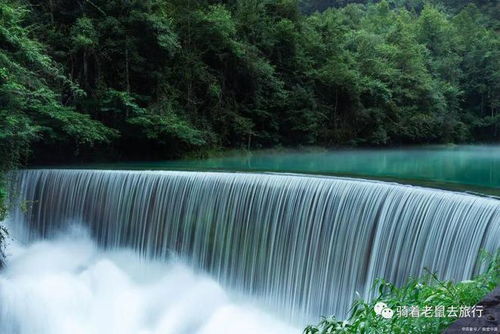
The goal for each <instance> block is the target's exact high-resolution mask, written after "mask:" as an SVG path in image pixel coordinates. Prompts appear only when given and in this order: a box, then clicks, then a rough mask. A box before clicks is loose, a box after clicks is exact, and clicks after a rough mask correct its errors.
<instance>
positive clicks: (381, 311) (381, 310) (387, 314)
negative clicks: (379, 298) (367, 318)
mask: <svg viewBox="0 0 500 334" xmlns="http://www.w3.org/2000/svg"><path fill="white" fill-rule="evenodd" d="M373 309H374V311H375V314H377V315H380V316H381V317H382V318H385V319H391V318H392V317H393V316H394V311H393V310H391V309H390V308H388V307H387V304H386V303H382V302H378V303H377V304H375V307H374V308H373Z"/></svg>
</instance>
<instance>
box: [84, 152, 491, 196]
mask: <svg viewBox="0 0 500 334" xmlns="http://www.w3.org/2000/svg"><path fill="white" fill-rule="evenodd" d="M89 167H98V168H116V169H118V168H120V169H165V170H224V171H267V172H290V173H311V174H333V175H344V176H353V177H366V178H375V179H383V180H394V181H398V180H400V181H406V183H413V184H423V185H427V186H435V187H439V188H452V189H458V190H471V191H478V192H483V193H488V194H495V195H498V194H500V145H481V146H479V145H467V146H426V147H416V148H400V149H361V150H359V149H352V150H316V151H308V152H304V151H259V152H252V153H245V154H233V155H229V156H222V157H216V158H210V159H205V160H175V161H161V162H139V163H138V162H134V163H117V164H111V165H109V164H107V165H93V166H89Z"/></svg>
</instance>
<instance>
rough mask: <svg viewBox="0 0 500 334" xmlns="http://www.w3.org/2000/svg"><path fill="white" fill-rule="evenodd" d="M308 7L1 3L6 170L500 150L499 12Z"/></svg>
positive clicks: (399, 3) (385, 5) (0, 113)
mask: <svg viewBox="0 0 500 334" xmlns="http://www.w3.org/2000/svg"><path fill="white" fill-rule="evenodd" d="M319 3H320V2H318V1H313V0H310V1H306V2H302V3H301V2H299V1H297V0H226V1H215V0H71V1H69V0H37V1H34V0H33V1H28V0H8V1H3V2H2V3H1V4H0V139H1V141H0V155H1V156H2V159H1V160H2V163H3V164H4V166H3V168H5V167H6V164H7V162H17V161H19V160H20V159H22V157H23V156H25V155H26V153H27V152H28V150H29V149H30V147H31V148H32V151H34V157H35V158H36V159H37V160H38V161H40V160H50V161H54V160H56V159H57V158H60V159H69V157H71V156H74V155H75V154H76V155H78V156H80V157H83V158H88V157H90V156H92V157H93V158H94V159H98V158H107V159H110V158H120V159H135V158H170V157H175V156H179V155H180V154H183V153H184V152H188V151H195V150H201V149H207V148H214V147H216V148H220V147H244V148H260V147H268V146H275V145H311V144H312V145H394V144H414V143H443V142H470V141H494V140H498V138H499V136H500V134H499V127H500V114H499V113H498V107H499V104H500V101H499V99H500V94H499V92H500V77H499V76H500V50H499V45H500V39H499V37H498V18H497V17H495V15H496V14H494V12H495V6H496V2H495V1H487V0H481V1H480V0H477V1H474V3H473V4H466V3H470V2H469V1H458V0H457V1H453V2H449V1H447V2H445V1H439V0H435V1H430V0H429V1H423V0H422V1H420V0H392V1H389V0H384V1H343V0H342V1H340V0H339V1H330V3H329V2H328V1H326V2H321V3H322V4H325V3H326V4H328V6H323V7H321V6H319V5H318V4H319ZM450 4H451V5H450ZM327 7H329V8H327ZM330 7H331V8H330ZM496 12H497V13H498V11H496Z"/></svg>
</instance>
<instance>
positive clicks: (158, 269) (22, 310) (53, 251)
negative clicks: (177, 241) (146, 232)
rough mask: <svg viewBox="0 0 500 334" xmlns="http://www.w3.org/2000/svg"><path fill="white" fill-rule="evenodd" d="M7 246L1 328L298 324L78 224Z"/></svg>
mask: <svg viewBox="0 0 500 334" xmlns="http://www.w3.org/2000/svg"><path fill="white" fill-rule="evenodd" d="M8 253H9V263H8V267H7V269H6V270H4V271H3V272H2V273H1V274H0V333H2V334H35V333H36V334H68V333H71V334H90V333H92V334H93V333H96V334H97V333H106V334H113V333H116V334H118V333H119V334H194V333H197V334H221V333H242V334H256V333H273V334H293V333H297V334H298V333H300V332H301V331H300V330H298V329H296V328H292V327H290V326H289V325H287V324H285V323H281V322H279V321H278V320H276V319H274V318H273V317H271V316H270V315H268V314H267V313H266V312H264V311H263V310H260V309H259V308H258V307H257V306H255V305H253V304H250V302H249V301H242V300H241V298H236V297H234V296H231V294H230V293H228V292H226V291H224V290H223V288H221V286H220V285H219V284H217V283H216V282H215V281H214V280H212V279H210V278H209V277H207V276H206V275H201V274H196V273H194V272H193V271H192V270H191V269H189V268H188V267H187V266H185V265H184V264H182V263H180V262H177V261H175V260H173V259H172V260H171V261H169V262H167V263H165V262H159V261H144V259H141V258H140V257H138V256H137V254H135V253H134V252H133V251H131V250H114V251H102V250H100V249H99V248H98V247H96V245H95V244H94V243H93V242H92V241H91V239H90V238H89V237H88V235H86V234H85V233H84V231H83V230H81V229H75V228H73V229H72V230H71V232H70V233H65V234H63V235H59V236H57V237H56V238H54V239H52V240H46V241H39V242H35V243H33V244H31V245H29V246H27V247H21V246H19V245H15V244H12V245H10V246H9V248H8Z"/></svg>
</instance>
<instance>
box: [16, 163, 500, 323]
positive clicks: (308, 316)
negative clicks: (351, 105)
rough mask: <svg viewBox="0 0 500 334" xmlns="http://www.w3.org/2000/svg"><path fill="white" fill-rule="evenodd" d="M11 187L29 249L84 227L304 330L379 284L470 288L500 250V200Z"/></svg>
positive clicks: (64, 176) (69, 184) (92, 174)
mask: <svg viewBox="0 0 500 334" xmlns="http://www.w3.org/2000/svg"><path fill="white" fill-rule="evenodd" d="M12 183H13V186H12V187H13V189H14V190H13V191H12V193H14V194H16V200H18V201H21V203H22V205H20V207H24V209H22V208H20V209H16V210H15V212H13V213H12V216H11V217H12V218H13V221H14V222H15V223H16V225H15V226H17V227H16V229H18V231H16V232H15V233H17V234H23V235H24V236H25V238H27V239H31V240H34V239H38V238H40V237H42V238H43V237H49V236H51V235H53V234H54V233H55V232H57V231H58V230H60V229H62V228H64V227H65V226H66V225H68V224H70V223H72V222H79V223H81V224H83V225H85V226H87V227H88V228H89V229H90V232H91V234H92V236H93V238H94V239H95V240H97V242H98V244H99V245H101V246H103V247H106V248H117V247H129V248H132V249H135V250H136V251H137V252H139V253H140V254H141V255H143V256H146V257H149V258H152V259H164V258H167V257H169V256H170V255H171V254H175V255H176V256H179V257H181V258H183V259H185V260H186V261H188V263H189V264H190V265H192V266H193V267H194V268H198V269H200V270H203V271H206V272H208V273H210V274H211V275H212V277H215V278H216V279H217V281H218V282H220V283H221V284H222V285H223V286H225V287H228V288H230V289H234V290H236V291H241V292H243V293H248V294H251V295H254V296H256V297H257V298H260V299H262V300H263V301H265V302H266V303H268V305H272V307H274V308H275V309H276V310H280V312H283V313H284V314H286V315H287V316H289V317H290V318H294V319H297V317H299V318H300V319H301V320H309V321H310V320H312V321H315V320H316V319H317V318H318V317H319V316H321V315H329V314H334V315H337V316H339V317H343V316H345V315H346V314H347V312H348V310H349V308H350V306H351V303H352V301H353V299H354V298H355V296H356V292H359V294H360V295H361V296H362V297H369V296H370V294H371V291H370V290H371V287H372V283H373V281H374V280H375V279H376V278H385V279H387V280H389V281H391V282H394V283H396V284H403V283H404V282H405V280H407V279H408V277H410V276H416V275H420V274H422V273H423V272H424V268H429V269H430V270H432V271H436V272H438V274H439V276H440V277H441V278H445V279H456V280H463V279H469V278H471V276H472V275H473V274H474V273H477V272H478V271H479V270H480V269H481V268H480V266H479V263H478V255H479V252H480V250H481V249H486V250H488V251H494V250H496V249H498V248H499V246H500V201H498V200H495V199H491V198H484V197H479V196H472V195H468V194H463V193H455V192H449V191H441V190H434V189H426V188H421V187H413V186H403V185H398V184H392V183H384V182H376V181H366V180H356V179H348V178H336V177H318V176H299V175H285V174H249V173H248V174H247V173H206V172H203V173H202V172H172V171H103V170H25V171H19V172H18V173H16V174H15V175H13V182H12Z"/></svg>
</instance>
